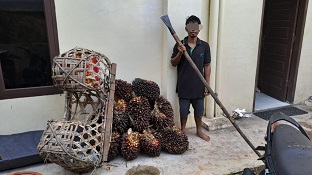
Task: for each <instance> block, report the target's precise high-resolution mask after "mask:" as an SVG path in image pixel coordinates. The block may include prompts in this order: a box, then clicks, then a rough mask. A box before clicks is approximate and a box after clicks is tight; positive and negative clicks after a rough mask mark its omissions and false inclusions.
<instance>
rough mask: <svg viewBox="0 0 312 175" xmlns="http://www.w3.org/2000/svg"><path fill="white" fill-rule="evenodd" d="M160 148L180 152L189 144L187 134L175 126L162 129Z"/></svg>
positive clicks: (173, 152) (170, 151) (174, 152)
mask: <svg viewBox="0 0 312 175" xmlns="http://www.w3.org/2000/svg"><path fill="white" fill-rule="evenodd" d="M162 136H163V138H162V148H164V150H166V151H167V152H169V153H171V154H182V153H184V152H185V151H186V150H187V149H188V146H189V142H188V139H187V136H186V135H185V134H184V133H183V132H182V130H181V129H179V128H178V127H176V126H173V127H167V128H165V129H164V130H163V131H162Z"/></svg>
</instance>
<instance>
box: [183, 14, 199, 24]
mask: <svg viewBox="0 0 312 175" xmlns="http://www.w3.org/2000/svg"><path fill="white" fill-rule="evenodd" d="M189 23H197V24H201V22H200V19H199V18H198V17H197V16H195V15H192V16H189V17H188V18H187V19H186V22H185V25H187V24H189Z"/></svg>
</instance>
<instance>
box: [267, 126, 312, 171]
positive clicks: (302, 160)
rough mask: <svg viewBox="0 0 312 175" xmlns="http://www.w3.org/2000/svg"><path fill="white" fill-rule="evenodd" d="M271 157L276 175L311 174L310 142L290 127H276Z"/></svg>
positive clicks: (311, 150)
mask: <svg viewBox="0 0 312 175" xmlns="http://www.w3.org/2000/svg"><path fill="white" fill-rule="evenodd" d="M271 157H272V163H273V166H274V170H275V173H276V174H277V175H308V174H309V175H311V174H312V142H311V141H310V140H309V139H308V138H307V137H306V136H304V135H303V134H302V133H301V132H300V131H299V130H298V129H296V128H294V127H292V126H290V125H286V124H280V125H278V126H276V128H275V130H274V132H273V135H272V151H271Z"/></svg>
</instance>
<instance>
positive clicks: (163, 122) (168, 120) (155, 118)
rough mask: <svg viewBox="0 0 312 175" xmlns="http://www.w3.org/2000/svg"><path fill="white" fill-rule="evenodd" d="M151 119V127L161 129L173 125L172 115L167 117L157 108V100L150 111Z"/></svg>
mask: <svg viewBox="0 0 312 175" xmlns="http://www.w3.org/2000/svg"><path fill="white" fill-rule="evenodd" d="M151 114H152V120H151V123H152V124H153V127H154V128H155V129H157V130H159V129H160V130H162V129H164V128H166V127H171V126H173V125H174V121H173V117H167V116H166V115H165V114H164V113H162V112H161V111H160V110H159V107H158V104H157V102H156V103H155V105H154V109H153V111H152V113H151Z"/></svg>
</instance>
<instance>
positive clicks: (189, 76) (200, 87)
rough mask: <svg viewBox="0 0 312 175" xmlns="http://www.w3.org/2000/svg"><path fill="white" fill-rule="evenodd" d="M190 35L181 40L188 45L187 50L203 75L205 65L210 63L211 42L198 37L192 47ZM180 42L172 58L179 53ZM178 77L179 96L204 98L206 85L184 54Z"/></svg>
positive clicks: (175, 47) (174, 49) (179, 65)
mask: <svg viewBox="0 0 312 175" xmlns="http://www.w3.org/2000/svg"><path fill="white" fill-rule="evenodd" d="M187 39H188V37H185V38H184V40H182V41H181V42H182V43H183V44H184V46H185V47H186V51H187V52H188V54H189V55H190V56H191V58H192V60H193V62H194V63H195V65H196V66H197V68H198V69H199V71H200V72H201V74H202V75H203V72H204V66H205V65H207V64H210V61H211V55H210V47H209V44H208V43H207V42H205V41H203V40H200V39H199V38H197V42H196V46H195V47H194V49H192V48H191V47H190V46H189V45H188V42H187ZM177 47H178V44H175V46H174V48H173V53H172V56H171V58H173V57H175V56H176V55H177V53H178V48H177ZM177 70H178V79H177V88H176V92H177V93H178V96H179V98H189V99H194V98H204V97H205V95H204V92H205V85H204V83H203V82H202V81H201V80H200V78H199V77H198V75H197V74H196V72H195V70H194V69H193V68H192V66H191V64H190V63H189V62H188V61H187V60H186V58H185V57H184V55H182V57H181V61H180V63H179V64H178V69H177Z"/></svg>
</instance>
